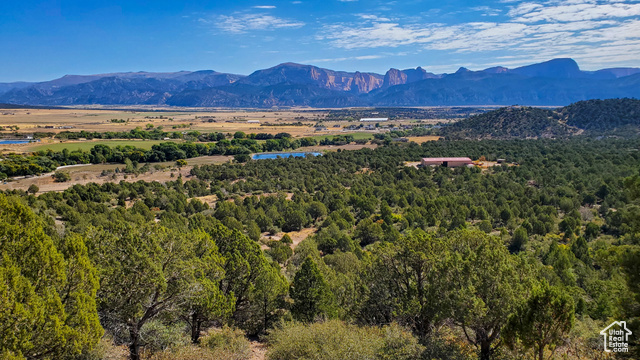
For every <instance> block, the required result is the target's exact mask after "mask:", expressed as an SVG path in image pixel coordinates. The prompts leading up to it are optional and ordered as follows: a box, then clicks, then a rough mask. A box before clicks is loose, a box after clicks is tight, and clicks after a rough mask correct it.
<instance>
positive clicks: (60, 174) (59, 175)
mask: <svg viewBox="0 0 640 360" xmlns="http://www.w3.org/2000/svg"><path fill="white" fill-rule="evenodd" d="M53 178H54V179H55V181H56V182H67V181H69V180H71V176H70V175H69V173H68V172H66V171H62V170H57V171H56V172H55V173H54V174H53Z"/></svg>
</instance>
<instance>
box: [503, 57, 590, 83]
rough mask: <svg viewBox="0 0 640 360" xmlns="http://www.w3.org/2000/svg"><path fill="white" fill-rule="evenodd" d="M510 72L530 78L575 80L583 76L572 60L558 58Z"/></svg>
mask: <svg viewBox="0 0 640 360" xmlns="http://www.w3.org/2000/svg"><path fill="white" fill-rule="evenodd" d="M510 72H512V73H514V74H518V75H524V76H529V77H550V78H575V77H580V76H581V75H582V74H581V71H580V67H579V66H578V63H577V62H576V61H575V60H573V59H571V58H558V59H552V60H549V61H545V62H541V63H538V64H533V65H527V66H521V67H519V68H515V69H513V70H510Z"/></svg>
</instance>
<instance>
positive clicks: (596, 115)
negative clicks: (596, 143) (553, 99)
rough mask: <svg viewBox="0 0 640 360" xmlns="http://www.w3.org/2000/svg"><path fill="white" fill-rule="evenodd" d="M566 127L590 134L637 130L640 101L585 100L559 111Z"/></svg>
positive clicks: (639, 117)
mask: <svg viewBox="0 0 640 360" xmlns="http://www.w3.org/2000/svg"><path fill="white" fill-rule="evenodd" d="M559 114H560V117H561V118H562V119H563V120H565V121H566V123H567V125H570V126H575V127H578V128H580V129H584V130H586V131H590V132H601V131H612V130H622V129H624V128H629V127H631V128H634V129H636V130H637V129H638V127H640V100H637V99H608V100H587V101H580V102H577V103H575V104H571V105H569V106H566V107H564V108H562V109H560V110H559Z"/></svg>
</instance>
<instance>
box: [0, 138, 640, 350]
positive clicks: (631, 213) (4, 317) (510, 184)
mask: <svg viewBox="0 0 640 360" xmlns="http://www.w3.org/2000/svg"><path fill="white" fill-rule="evenodd" d="M237 140H246V139H237ZM639 147H640V142H638V140H635V139H626V140H625V139H618V140H606V141H604V140H602V141H599V140H590V139H571V140H567V141H562V142H560V141H552V140H532V141H481V142H478V141H456V142H451V141H437V142H428V143H424V144H422V145H417V144H393V145H389V146H385V147H380V148H378V149H376V150H370V149H363V150H359V151H341V152H334V153H328V154H326V155H325V156H322V157H309V158H287V159H274V160H261V161H249V162H247V163H246V164H230V163H228V164H223V165H211V166H200V167H194V168H193V170H192V172H191V177H190V178H188V180H187V181H184V180H185V179H182V178H179V179H176V180H175V181H170V182H167V183H165V184H160V183H157V182H151V183H148V182H143V181H139V182H135V183H127V182H121V183H118V184H116V183H105V184H102V185H98V184H88V185H84V186H81V185H74V186H72V187H70V188H68V189H67V190H65V191H63V192H57V193H53V192H51V193H44V194H40V195H39V196H37V197H36V196H34V195H33V192H31V193H26V192H21V191H9V192H6V195H0V208H2V209H3V211H2V212H0V251H1V252H2V259H3V262H1V263H0V277H2V278H3V279H4V281H0V305H2V306H0V309H16V310H11V311H6V312H3V311H0V324H9V323H11V324H17V325H15V327H13V328H10V329H9V330H5V328H3V327H1V326H0V331H2V332H1V333H0V334H2V335H3V336H0V351H2V355H3V356H5V357H9V356H12V357H14V358H68V359H73V358H77V356H89V355H90V354H91V353H92V350H91V349H92V348H93V346H94V345H95V344H96V342H97V341H98V339H99V338H100V337H101V336H102V333H103V331H104V332H105V333H106V334H107V336H108V337H109V338H110V339H113V341H114V342H115V343H116V344H125V345H127V346H128V348H129V352H130V355H131V358H133V359H138V358H139V357H140V356H142V355H143V353H144V351H142V350H141V349H143V348H147V349H150V348H151V345H148V344H151V343H152V342H155V343H159V342H160V340H159V339H160V338H159V336H157V335H153V334H158V333H167V332H172V333H176V334H177V335H176V336H182V337H185V338H188V341H189V342H192V343H199V342H200V343H203V342H204V343H209V342H208V341H209V340H207V341H202V336H201V334H203V333H204V332H205V331H206V330H208V329H209V328H212V327H213V328H219V327H222V326H225V325H229V326H234V327H237V328H240V329H242V330H243V331H244V332H246V333H247V334H251V335H256V334H265V333H267V334H269V335H268V337H267V338H268V339H269V344H270V347H271V348H270V356H272V358H274V359H277V358H282V359H284V358H302V357H304V356H305V355H304V354H309V352H311V353H313V352H314V351H317V349H319V348H325V349H327V352H326V353H327V354H334V356H338V357H340V356H343V357H344V356H347V355H344V354H352V355H348V357H349V358H375V359H389V358H399V359H401V358H428V359H434V358H436V359H439V358H456V359H471V358H474V357H475V358H481V359H491V358H502V359H517V358H523V357H525V356H529V355H531V356H533V357H534V358H536V359H542V358H548V357H549V356H551V355H552V354H554V353H556V354H558V353H562V356H565V357H567V358H569V359H571V358H576V359H577V358H594V357H595V356H596V355H597V354H599V353H600V352H601V351H602V350H600V349H598V344H599V342H598V341H597V340H598V338H599V337H600V335H599V331H600V330H601V329H602V328H604V327H605V326H606V325H608V323H610V322H611V320H612V319H636V318H637V317H638V315H639V313H638V309H639V308H640V289H638V282H637V280H638V263H640V261H639V259H640V216H638V209H639V208H640V173H639V170H640V169H639V168H638V163H639V162H638V161H639V160H640V154H639V152H638V151H637V150H638V148H639ZM444 155H447V156H471V157H475V158H479V157H480V156H482V155H484V156H486V157H487V158H489V159H495V158H506V159H507V160H508V161H510V162H518V163H519V164H520V165H519V166H507V165H502V166H496V167H493V168H490V169H486V170H481V169H469V168H459V169H448V168H424V169H416V168H413V167H405V166H404V165H403V163H404V162H405V161H415V160H417V159H419V158H420V157H423V156H444ZM36 191H37V190H36ZM209 195H215V198H216V201H215V204H214V205H213V207H210V206H209V205H208V204H207V203H204V202H202V201H201V200H199V199H198V198H200V197H203V196H209ZM27 207H28V208H27ZM4 209H6V210H4ZM56 220H58V221H56ZM60 221H61V223H60ZM309 228H312V229H313V234H312V235H311V236H309V237H308V238H307V239H305V240H303V241H302V242H300V243H299V244H297V246H296V247H295V249H292V244H291V243H292V240H291V237H290V236H288V235H284V236H280V235H282V232H296V231H298V230H302V229H309ZM20 234H22V235H20ZM269 236H273V237H274V238H275V239H277V240H274V239H268V238H269ZM22 237H30V238H31V239H32V240H28V241H26V242H22V241H21V240H20V239H21V238H22ZM33 242H37V243H38V244H39V245H38V246H40V247H36V248H33V247H32V246H33V245H32V243H33ZM42 244H44V245H42ZM261 245H262V246H265V247H266V250H261V248H260V247H261ZM42 247H43V248H42ZM41 248H42V250H37V251H35V250H30V251H26V250H25V249H41ZM43 254H45V255H46V256H54V257H55V260H46V256H45V255H43ZM5 259H6V260H5ZM43 259H44V260H43ZM47 261H48V262H47ZM44 264H54V265H55V266H57V267H47V268H46V269H42V270H40V268H39V266H45V265H44ZM47 266H48V265H47ZM52 266H53V265H52ZM38 271H40V273H38ZM48 271H51V272H52V274H54V275H55V276H54V275H51V276H50V277H46V278H44V279H45V280H42V281H40V282H38V281H37V280H36V279H38V276H40V275H39V274H47V273H48ZM133 274H135V275H133ZM47 286H48V287H47ZM25 294H26V295H25ZM56 294H58V295H56ZM69 294H72V295H69ZM55 296H58V298H59V300H56V299H55ZM69 296H71V298H70V297H69ZM40 298H42V300H40ZM31 299H33V300H31ZM25 301H31V302H29V303H28V305H24V304H25ZM46 306H51V307H53V308H55V309H56V311H57V312H55V311H53V310H51V311H49V310H47V309H48V308H46ZM18 310H19V311H18ZM29 311H31V312H29ZM23 312H24V314H23ZM16 314H23V315H20V316H22V317H21V318H20V317H18V315H16ZM33 314H41V315H38V316H40V317H38V316H36V315H33ZM48 314H54V315H51V316H55V319H54V318H52V317H49V315H48ZM97 319H100V320H99V323H98V322H97ZM321 319H325V320H326V319H331V320H332V321H328V322H325V323H322V324H317V323H316V322H317V321H318V320H321ZM290 320H294V321H297V322H294V323H291V322H290ZM37 321H40V323H38V322H37ZM281 321H285V322H286V323H287V325H278V324H280V323H281ZM51 324H65V326H66V327H68V328H69V329H67V328H65V326H58V325H56V326H55V328H54V329H50V328H46V326H49V327H51V326H53V325H51ZM346 324H353V325H346ZM629 324H630V325H631V327H632V331H634V333H635V332H636V331H640V328H638V325H640V324H639V323H638V322H634V321H629ZM39 327H43V328H46V329H45V330H42V331H49V333H50V334H52V335H51V336H52V338H51V339H55V341H54V340H51V341H48V342H46V343H42V344H40V343H38V341H41V339H42V336H39V335H40V334H42V332H39V331H40V330H38V329H40V328H39ZM274 327H275V328H274ZM183 328H184V329H188V331H183V330H181V329H183ZM16 329H18V330H16ZM34 329H35V330H34ZM160 330H162V331H160ZM5 333H6V334H9V333H11V334H12V336H10V337H9V336H4V334H5ZM340 334H343V335H341V336H338V335H340ZM77 337H80V338H77ZM44 338H45V339H48V337H44ZM5 339H7V340H5ZM56 341H57V342H56ZM341 341H343V342H342V343H341ZM31 344H33V345H31ZM60 344H65V346H62V345H60ZM69 344H72V345H69ZM67 345H68V346H67ZM147 345H148V346H147ZM567 345H570V346H567ZM632 345H633V344H632ZM154 346H155V345H154ZM201 346H204V345H201ZM158 348H163V347H162V346H159V345H158ZM33 349H38V350H33ZM314 349H315V350H314ZM34 351H37V352H34ZM349 351H352V353H349ZM631 351H632V353H633V352H634V351H636V348H635V347H633V346H632V349H631ZM403 354H404V355H403ZM36 355H37V356H36ZM327 356H330V355H327ZM403 356H404V357H403ZM318 358H321V357H318Z"/></svg>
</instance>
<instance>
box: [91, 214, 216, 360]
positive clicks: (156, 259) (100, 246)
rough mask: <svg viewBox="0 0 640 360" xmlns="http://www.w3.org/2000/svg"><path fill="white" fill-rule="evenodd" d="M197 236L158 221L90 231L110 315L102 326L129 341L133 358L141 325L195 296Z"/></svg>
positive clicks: (101, 297)
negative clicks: (172, 228) (195, 245)
mask: <svg viewBox="0 0 640 360" xmlns="http://www.w3.org/2000/svg"><path fill="white" fill-rule="evenodd" d="M198 236H201V235H199V234H193V233H184V232H180V231H178V230H169V229H166V228H164V227H162V226H160V225H156V224H154V225H150V224H140V225H137V226H131V225H128V224H114V226H113V227H112V228H110V229H107V230H106V231H105V230H102V229H95V230H93V231H91V232H90V236H89V240H88V246H89V249H90V254H91V258H92V259H93V261H94V262H95V263H96V264H97V266H98V268H99V271H100V275H101V280H100V290H99V292H98V301H99V303H98V307H99V311H100V312H102V313H105V314H109V316H108V317H106V318H105V319H104V321H103V326H104V327H105V328H106V329H108V330H109V331H111V332H112V333H113V334H114V335H115V336H116V338H117V339H118V340H120V341H126V343H127V345H128V347H129V351H130V357H131V359H132V360H137V359H138V358H139V354H140V353H139V350H140V346H141V345H142V339H141V338H140V334H141V333H140V332H141V329H142V327H143V326H144V325H145V324H146V323H147V322H149V321H151V320H153V319H154V318H156V317H157V316H158V315H160V314H163V313H164V312H166V311H167V310H169V309H171V308H172V307H174V306H176V305H178V304H180V303H182V302H184V301H185V300H186V299H189V298H190V297H191V295H192V291H193V286H192V284H194V281H195V264H194V263H193V262H192V261H190V260H192V259H193V257H194V255H193V254H194V253H193V245H194V244H193V243H192V242H191V239H193V238H197V237H198ZM211 251H214V250H213V249H211ZM132 274H135V276H132Z"/></svg>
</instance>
